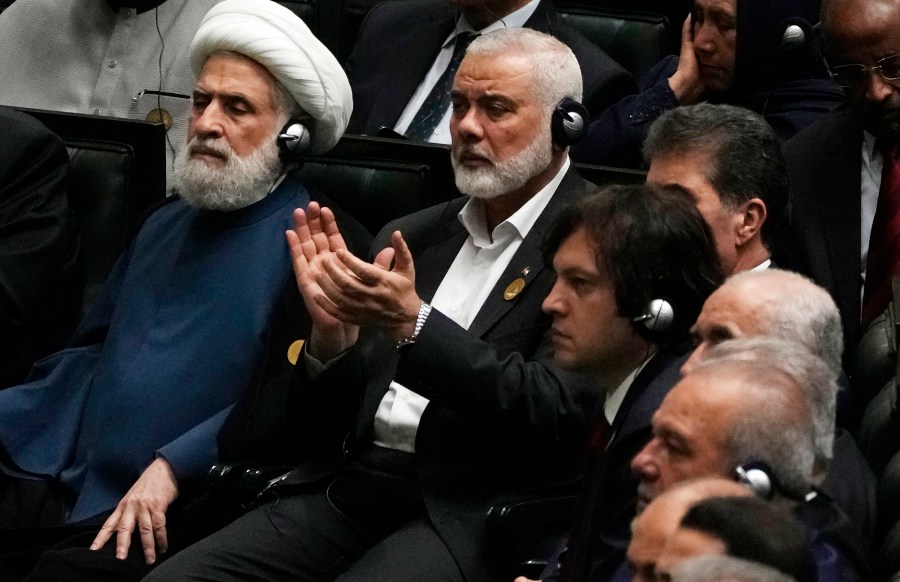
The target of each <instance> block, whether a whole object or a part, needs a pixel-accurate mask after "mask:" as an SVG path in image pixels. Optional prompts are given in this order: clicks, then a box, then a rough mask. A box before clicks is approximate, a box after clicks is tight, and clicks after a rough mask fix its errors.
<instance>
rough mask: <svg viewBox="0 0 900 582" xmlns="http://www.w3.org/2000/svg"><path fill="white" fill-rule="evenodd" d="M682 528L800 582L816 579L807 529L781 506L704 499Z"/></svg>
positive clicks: (734, 499)
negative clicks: (715, 541)
mask: <svg viewBox="0 0 900 582" xmlns="http://www.w3.org/2000/svg"><path fill="white" fill-rule="evenodd" d="M680 527H682V528H687V529H692V530H696V531H699V532H702V533H705V534H707V535H710V536H712V537H714V538H716V539H719V540H721V541H722V543H723V544H725V551H726V552H727V553H728V555H729V556H734V557H736V558H744V559H746V560H751V561H754V562H759V563H761V564H766V565H768V566H771V567H773V568H775V569H777V570H780V571H782V572H784V573H785V574H788V575H790V576H793V577H794V579H796V580H797V582H815V580H816V566H815V561H814V559H813V555H812V551H811V550H810V548H809V544H808V543H807V541H806V530H805V529H804V527H803V525H802V524H801V523H800V522H799V521H798V520H797V519H796V518H795V517H794V516H793V515H792V514H791V512H790V511H786V510H785V508H784V506H783V505H781V504H776V503H772V502H767V501H763V500H762V499H759V498H757V497H713V498H710V499H704V500H703V501H700V502H698V503H697V504H696V505H694V506H693V507H691V508H690V509H689V510H688V512H687V513H686V514H685V516H684V517H683V518H682V520H681V525H680Z"/></svg>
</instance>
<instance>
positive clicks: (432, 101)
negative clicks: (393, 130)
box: [406, 32, 478, 141]
mask: <svg viewBox="0 0 900 582" xmlns="http://www.w3.org/2000/svg"><path fill="white" fill-rule="evenodd" d="M477 36H478V35H477V34H475V33H474V32H460V33H459V34H457V35H456V39H455V40H454V45H453V56H452V57H451V58H450V64H449V65H447V69H446V70H445V71H444V73H443V74H442V75H441V77H440V79H438V80H437V83H435V84H434V87H432V88H431V92H430V93H428V97H426V98H425V101H423V102H422V106H421V107H420V108H419V110H418V111H417V112H416V116H415V117H413V120H412V121H411V122H410V124H409V128H408V129H407V130H406V137H408V138H410V139H418V140H422V141H425V140H427V139H428V137H429V136H430V135H431V133H432V132H433V131H434V129H435V128H436V127H437V126H438V124H439V123H440V122H441V119H443V118H444V112H446V111H447V107H449V106H450V88H451V87H452V86H453V78H454V77H456V70H457V69H459V63H461V62H462V60H463V57H464V56H465V55H466V49H467V48H469V45H470V44H472V41H473V40H475V37H477Z"/></svg>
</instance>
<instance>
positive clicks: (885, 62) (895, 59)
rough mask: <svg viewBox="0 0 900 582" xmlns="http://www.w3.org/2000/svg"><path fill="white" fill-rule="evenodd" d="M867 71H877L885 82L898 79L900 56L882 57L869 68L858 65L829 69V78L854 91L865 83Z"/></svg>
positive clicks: (899, 75)
mask: <svg viewBox="0 0 900 582" xmlns="http://www.w3.org/2000/svg"><path fill="white" fill-rule="evenodd" d="M869 71H877V72H878V74H879V75H881V78H882V79H884V80H885V81H896V80H897V79H900V55H891V56H889V57H884V58H883V59H881V60H879V61H877V62H876V63H875V65H874V66H871V67H867V66H865V65H859V64H854V65H838V66H837V67H831V78H832V79H834V81H835V83H837V84H838V85H840V86H841V87H846V88H848V89H855V88H857V87H859V86H861V85H862V84H863V83H865V82H866V77H867V76H868V73H869Z"/></svg>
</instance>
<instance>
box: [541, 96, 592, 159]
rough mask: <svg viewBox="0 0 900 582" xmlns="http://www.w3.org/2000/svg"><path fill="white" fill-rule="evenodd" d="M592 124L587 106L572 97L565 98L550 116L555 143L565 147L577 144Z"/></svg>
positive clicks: (551, 131) (551, 133)
mask: <svg viewBox="0 0 900 582" xmlns="http://www.w3.org/2000/svg"><path fill="white" fill-rule="evenodd" d="M590 124H591V116H590V114H589V113H588V110H587V107H585V106H584V105H582V104H581V103H579V102H578V101H575V100H574V99H572V98H571V97H565V98H563V100H562V101H560V102H559V103H558V104H557V105H556V108H554V109H553V114H552V116H551V117H550V135H551V136H552V139H553V143H555V144H556V145H558V146H560V147H564V148H566V147H569V146H571V145H575V144H576V143H578V142H579V141H580V140H581V138H583V137H584V135H585V134H586V133H587V130H588V126H589V125H590Z"/></svg>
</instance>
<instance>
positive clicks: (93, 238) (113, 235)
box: [19, 108, 166, 307]
mask: <svg viewBox="0 0 900 582" xmlns="http://www.w3.org/2000/svg"><path fill="white" fill-rule="evenodd" d="M19 111H22V112H23V113H28V114H30V115H33V116H34V117H36V118H37V119H38V120H40V121H41V122H42V123H43V124H44V125H46V126H47V127H48V128H49V129H50V130H51V131H53V132H54V133H56V134H57V135H59V137H60V138H62V140H63V142H64V143H65V144H66V147H67V149H68V151H69V161H70V164H69V181H68V182H69V183H68V189H69V204H70V207H71V208H72V211H73V212H74V214H75V218H76V220H77V222H78V227H79V234H80V236H81V248H80V255H81V257H80V258H81V264H82V269H83V278H84V305H85V307H87V305H89V304H90V302H91V301H92V300H93V298H94V296H95V295H96V293H97V292H98V291H99V290H100V287H101V286H102V285H103V283H104V282H105V281H106V277H107V275H108V274H109V271H110V270H111V269H112V266H113V264H114V263H115V261H116V259H117V258H118V256H119V254H120V253H121V252H122V251H123V250H124V249H125V247H126V246H127V245H128V243H129V241H130V239H131V236H132V234H133V230H134V228H135V226H136V225H137V224H138V220H139V219H140V217H141V216H142V215H143V214H144V212H145V210H146V209H147V208H149V207H150V206H151V205H153V204H154V203H155V202H157V201H159V200H161V199H163V198H164V197H165V193H166V185H165V182H166V174H165V147H166V145H165V132H164V130H163V126H162V125H161V124H153V123H149V122H146V121H136V120H131V119H119V118H113V117H100V116H93V115H81V114H77V113H59V112H54V111H39V110H34V109H24V108H20V109H19Z"/></svg>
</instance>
